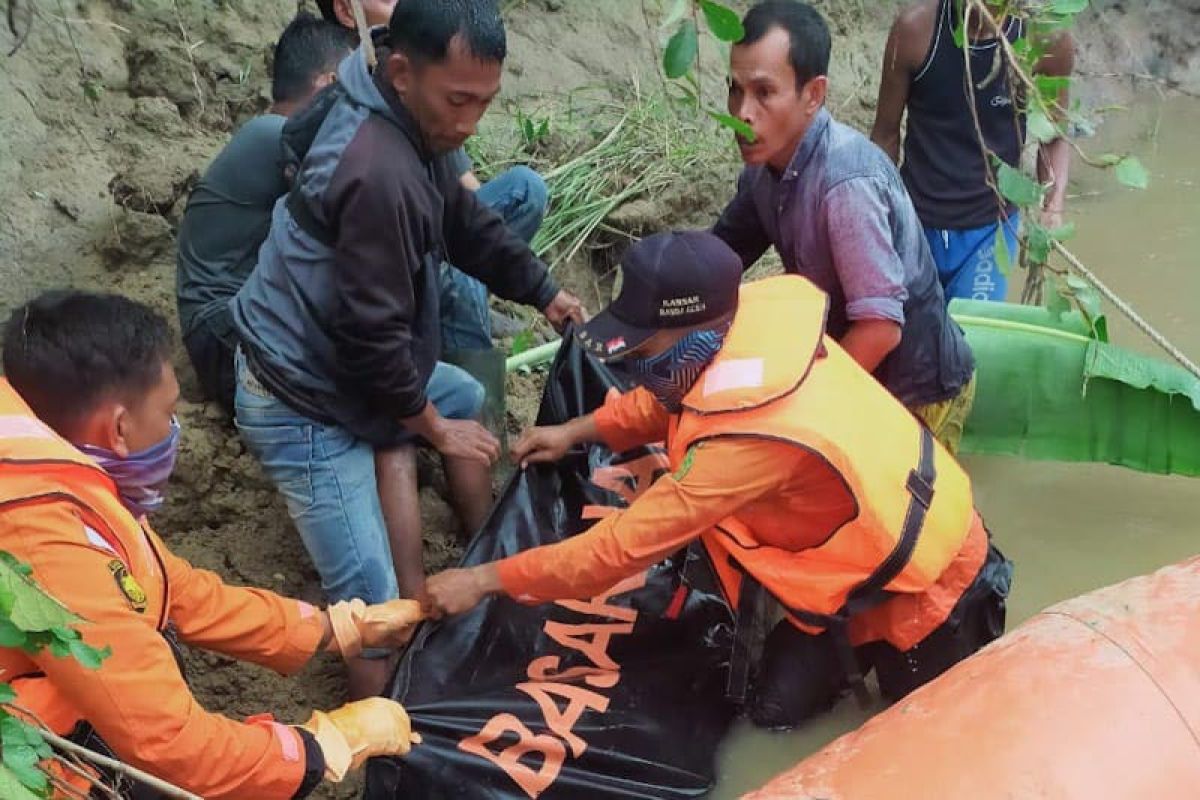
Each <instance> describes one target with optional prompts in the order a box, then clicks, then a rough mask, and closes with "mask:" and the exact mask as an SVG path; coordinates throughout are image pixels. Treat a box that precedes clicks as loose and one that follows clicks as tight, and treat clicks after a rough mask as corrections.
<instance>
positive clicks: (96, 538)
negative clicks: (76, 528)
mask: <svg viewBox="0 0 1200 800" xmlns="http://www.w3.org/2000/svg"><path fill="white" fill-rule="evenodd" d="M83 532H84V534H85V535H86V536H87V540H88V544H90V545H92V546H93V547H99V548H100V549H101V550H103V551H104V552H106V553H112V554H113V555H114V556H115V555H116V554H117V551H116V550H114V549H113V546H112V545H111V544H109V543H108V540H107V539H105V538H104V537H103V536H102V535H100V531H98V530H96V529H95V528H93V527H91V526H90V525H84V526H83Z"/></svg>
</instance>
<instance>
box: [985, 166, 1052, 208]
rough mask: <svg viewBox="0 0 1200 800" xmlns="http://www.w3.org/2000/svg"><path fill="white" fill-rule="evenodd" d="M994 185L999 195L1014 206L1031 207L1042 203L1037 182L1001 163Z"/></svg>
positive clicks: (1040, 191) (1040, 189) (1040, 188)
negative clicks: (998, 190)
mask: <svg viewBox="0 0 1200 800" xmlns="http://www.w3.org/2000/svg"><path fill="white" fill-rule="evenodd" d="M996 185H997V187H998V188H999V189H1000V194H1002V195H1004V198H1005V199H1006V200H1008V201H1009V202H1010V203H1013V204H1015V205H1018V206H1032V205H1038V204H1040V203H1041V202H1042V191H1043V189H1042V187H1041V186H1040V185H1039V184H1038V183H1037V181H1035V180H1033V179H1032V178H1030V177H1029V176H1028V175H1026V174H1025V173H1023V172H1021V171H1020V170H1016V169H1013V168H1012V167H1010V166H1009V165H1008V164H1005V163H1004V162H1002V161H1001V162H999V164H998V166H997V170H996Z"/></svg>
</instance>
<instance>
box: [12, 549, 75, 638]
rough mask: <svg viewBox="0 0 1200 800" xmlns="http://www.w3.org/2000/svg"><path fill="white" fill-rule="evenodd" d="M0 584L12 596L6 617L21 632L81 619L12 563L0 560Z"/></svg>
mask: <svg viewBox="0 0 1200 800" xmlns="http://www.w3.org/2000/svg"><path fill="white" fill-rule="evenodd" d="M0 587H2V588H3V590H4V591H6V592H8V593H10V594H11V595H12V608H11V610H10V611H9V618H10V619H11V620H12V623H13V625H16V626H17V627H18V628H20V629H21V630H23V631H48V630H50V629H51V628H66V627H68V626H71V625H74V624H76V623H78V622H80V621H81V620H80V619H79V617H77V616H75V615H74V614H72V613H71V612H70V611H68V610H67V609H66V607H65V606H63V605H62V604H61V603H59V602H58V601H57V600H54V599H53V598H51V597H50V596H49V595H47V594H46V593H45V592H43V591H42V589H41V588H40V587H39V586H38V585H37V584H35V583H34V582H33V581H32V580H31V579H30V578H28V577H27V576H26V575H23V574H21V572H20V571H19V570H18V569H16V568H14V567H13V566H12V564H11V563H10V562H9V561H7V560H3V559H0Z"/></svg>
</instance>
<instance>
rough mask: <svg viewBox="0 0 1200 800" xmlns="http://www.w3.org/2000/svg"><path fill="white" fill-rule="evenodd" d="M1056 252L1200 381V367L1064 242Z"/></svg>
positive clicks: (1058, 245)
mask: <svg viewBox="0 0 1200 800" xmlns="http://www.w3.org/2000/svg"><path fill="white" fill-rule="evenodd" d="M1054 250H1055V251H1056V252H1057V253H1058V254H1059V255H1060V256H1062V257H1063V258H1065V259H1066V261H1067V263H1068V264H1070V265H1071V268H1072V269H1074V270H1075V271H1076V272H1078V273H1079V274H1080V275H1082V276H1083V277H1084V278H1085V279H1087V281H1088V282H1089V283H1091V284H1092V285H1093V286H1095V287H1096V289H1097V291H1099V292H1100V294H1102V295H1104V297H1105V299H1107V300H1108V301H1109V302H1110V303H1112V304H1113V305H1114V306H1116V308H1117V310H1118V311H1120V312H1121V313H1122V314H1124V315H1125V316H1126V317H1127V318H1128V319H1129V321H1130V322H1132V323H1133V324H1134V325H1136V326H1137V327H1138V329H1139V330H1141V332H1142V333H1144V334H1146V335H1147V336H1149V337H1150V340H1151V341H1153V342H1154V343H1155V344H1156V345H1158V346H1159V347H1161V348H1162V349H1163V350H1165V351H1166V352H1167V354H1168V355H1170V356H1171V358H1173V359H1175V360H1176V361H1178V362H1179V363H1180V364H1182V365H1183V368H1184V369H1186V370H1187V371H1188V372H1190V373H1192V375H1194V376H1195V377H1196V378H1197V379H1200V367H1198V366H1196V364H1195V362H1194V361H1192V360H1191V359H1190V358H1188V357H1187V356H1186V355H1184V354H1183V351H1182V350H1180V349H1179V348H1178V347H1176V346H1175V345H1173V344H1171V342H1170V340H1168V339H1167V337H1166V336H1163V335H1162V334H1161V333H1159V332H1158V331H1157V330H1155V329H1154V327H1153V326H1152V325H1151V324H1150V323H1149V322H1147V321H1146V320H1145V319H1143V318H1142V316H1141V315H1140V314H1138V313H1137V312H1136V311H1134V309H1133V306H1131V305H1129V303H1126V302H1125V301H1124V300H1122V299H1121V298H1120V297H1118V296H1117V293H1116V292H1114V291H1113V290H1112V289H1110V288H1108V287H1107V286H1105V285H1104V282H1103V281H1101V280H1100V278H1098V277H1097V276H1096V273H1094V272H1092V271H1091V270H1090V269H1088V268H1087V267H1085V266H1084V265H1083V262H1081V261H1080V260H1079V259H1078V258H1076V257H1075V255H1074V254H1073V253H1071V251H1070V250H1068V249H1067V248H1065V247H1063V245H1062V242H1058V241H1055V242H1054Z"/></svg>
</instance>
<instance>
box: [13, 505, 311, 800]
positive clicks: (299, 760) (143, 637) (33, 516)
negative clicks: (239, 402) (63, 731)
mask: <svg viewBox="0 0 1200 800" xmlns="http://www.w3.org/2000/svg"><path fill="white" fill-rule="evenodd" d="M0 537H2V540H3V542H4V548H5V549H6V550H9V551H10V552H12V553H13V555H15V556H16V557H17V558H19V559H21V560H22V561H25V562H26V563H28V564H30V566H32V567H33V577H34V578H35V579H36V580H37V581H38V583H39V584H41V586H42V587H43V588H44V589H45V590H46V591H47V592H48V593H50V594H51V595H52V596H54V597H56V598H58V599H59V600H60V601H62V602H64V603H65V604H66V605H67V606H68V607H70V609H71V610H72V611H74V612H75V613H76V614H78V615H80V616H82V617H83V618H84V619H86V620H87V621H88V622H87V624H84V625H81V626H80V632H81V633H82V635H83V638H84V641H86V642H87V643H88V644H90V645H93V646H95V647H105V646H111V647H112V655H111V656H110V657H109V658H107V659H106V660H105V661H104V663H103V664H102V665H101V667H100V668H99V669H97V670H91V669H87V668H86V667H84V666H82V665H81V664H79V663H78V662H77V661H75V660H74V659H70V658H55V657H54V656H53V655H51V654H50V652H49V651H43V652H42V653H39V654H38V655H36V656H34V657H33V658H34V660H35V662H36V663H37V665H38V667H39V668H40V669H41V670H42V671H43V672H44V673H45V675H46V677H47V678H48V679H49V680H50V681H51V682H52V684H53V686H54V688H55V689H56V690H57V692H59V693H60V695H61V696H62V698H63V700H64V701H65V702H67V703H70V704H71V705H72V706H74V707H75V708H76V709H78V711H79V713H80V714H81V715H82V716H83V718H85V719H87V720H88V721H89V722H90V723H91V724H92V725H93V727H95V728H96V730H97V732H98V733H99V734H100V736H101V737H103V738H104V740H105V741H106V742H107V743H108V744H109V745H110V746H111V747H112V748H113V750H114V751H115V752H116V753H117V754H118V755H119V756H120V757H121V758H122V759H123V760H125V761H127V762H129V763H130V764H133V765H134V766H137V767H140V768H142V769H145V770H147V771H149V772H151V773H152V774H155V775H158V776H160V777H162V778H164V779H165V780H168V781H170V782H172V783H174V784H176V785H179V786H182V787H184V788H186V789H188V790H189V791H191V792H194V793H195V794H198V795H200V796H202V797H205V798H209V800H223V799H224V798H235V797H237V798H246V797H254V798H262V800H273V799H274V798H280V800H283V799H284V798H291V797H292V796H293V795H294V794H295V793H296V791H297V790H298V789H299V787H300V785H301V783H302V781H303V780H304V773H305V751H304V744H303V741H302V740H301V739H300V736H299V735H298V734H297V732H296V731H295V730H293V729H291V728H286V727H284V726H281V725H277V724H274V723H269V722H264V723H256V724H247V723H242V722H236V721H234V720H232V719H229V718H227V717H223V716H220V715H218V714H210V713H209V712H207V711H205V710H204V709H203V708H201V707H200V705H199V703H197V702H196V699H195V698H194V697H193V696H192V693H191V691H190V690H189V688H188V686H187V684H186V683H185V682H184V680H183V677H182V676H181V675H180V673H179V668H178V667H177V666H176V664H175V658H174V656H173V654H172V653H171V650H170V647H169V646H168V645H167V643H166V641H165V640H164V639H163V637H162V636H161V635H160V634H159V633H158V631H157V630H156V629H155V622H156V620H148V619H146V618H145V616H144V615H143V614H139V613H138V612H137V611H136V610H135V609H134V607H133V606H132V605H131V604H130V603H129V602H128V601H127V600H126V598H125V597H124V595H123V594H122V593H121V592H120V590H119V589H118V587H117V584H116V582H115V581H114V579H113V575H112V574H111V573H110V571H109V569H108V564H109V562H110V561H111V560H112V555H111V554H108V553H105V552H103V551H101V550H99V549H98V548H96V547H94V546H92V545H90V544H88V542H87V539H86V536H85V534H84V532H83V523H82V522H81V521H80V519H79V518H78V517H77V516H76V515H75V513H74V512H73V510H72V508H71V507H70V506H69V505H68V504H66V503H55V504H53V506H52V507H49V508H48V507H45V506H43V507H41V508H39V509H38V510H37V511H36V513H29V512H28V511H26V510H22V509H17V510H12V511H8V512H6V513H5V514H4V515H3V516H2V518H0ZM156 544H157V546H158V547H160V548H161V547H162V545H161V544H160V543H156ZM161 552H164V553H165V551H161ZM176 569H177V567H176ZM193 587H194V589H193V591H194V590H195V589H197V588H199V587H200V584H199V583H196V584H193ZM192 602H193V603H194V602H196V601H192Z"/></svg>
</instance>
